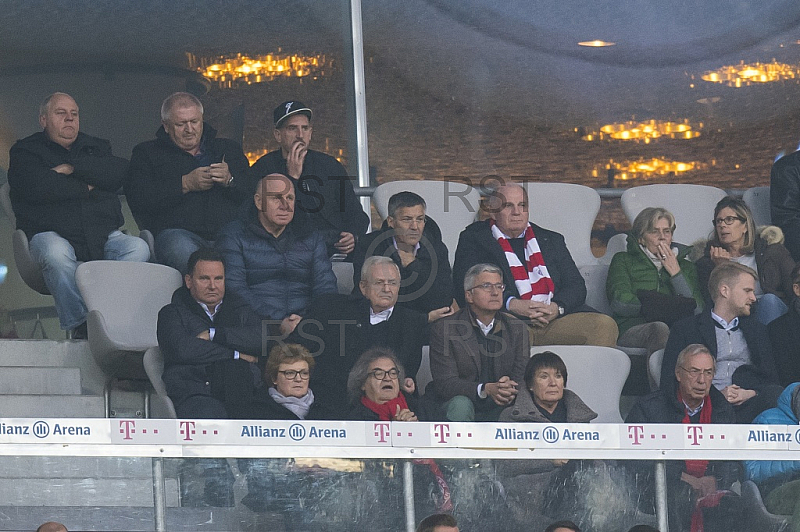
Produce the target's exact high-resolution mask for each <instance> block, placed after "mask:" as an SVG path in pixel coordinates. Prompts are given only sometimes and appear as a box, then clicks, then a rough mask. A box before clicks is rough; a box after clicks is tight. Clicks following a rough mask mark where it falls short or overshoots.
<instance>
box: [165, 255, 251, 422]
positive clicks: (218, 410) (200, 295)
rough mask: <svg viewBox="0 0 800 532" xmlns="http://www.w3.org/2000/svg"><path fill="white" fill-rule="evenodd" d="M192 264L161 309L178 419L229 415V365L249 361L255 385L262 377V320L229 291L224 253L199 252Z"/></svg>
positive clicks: (169, 387)
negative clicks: (226, 397)
mask: <svg viewBox="0 0 800 532" xmlns="http://www.w3.org/2000/svg"><path fill="white" fill-rule="evenodd" d="M187 268H188V272H189V273H187V274H186V275H185V277H184V281H185V283H186V286H182V287H181V288H178V289H177V290H176V291H175V293H174V294H173V296H172V303H170V304H169V305H167V306H166V307H164V308H163V309H161V311H160V312H159V313H158V345H159V347H160V348H161V352H162V353H163V355H164V375H163V379H164V384H165V385H166V386H167V393H168V394H169V396H170V399H172V402H173V403H174V405H175V412H176V413H177V414H178V417H185V418H198V419H206V418H211V419H225V418H227V417H228V415H227V413H226V412H225V407H224V406H223V401H224V393H225V390H224V374H225V371H224V369H225V365H226V364H229V363H230V364H234V363H235V364H246V363H249V364H250V365H251V369H252V372H253V374H254V387H255V384H257V383H258V381H259V379H260V374H259V371H258V368H257V367H256V363H257V362H258V356H259V354H260V353H261V320H260V319H259V317H258V315H257V314H256V313H255V312H254V311H253V310H252V309H251V308H250V307H249V306H248V305H247V304H246V303H245V302H244V301H242V300H241V299H238V298H236V297H235V296H234V295H233V294H228V295H226V294H225V264H224V262H223V258H222V255H221V254H220V253H219V252H218V251H216V250H213V249H208V248H201V249H199V250H197V251H195V252H194V253H192V255H191V256H190V257H189V261H188V264H187ZM239 391H240V393H252V389H249V390H248V389H242V390H239Z"/></svg>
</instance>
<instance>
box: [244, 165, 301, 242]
mask: <svg viewBox="0 0 800 532" xmlns="http://www.w3.org/2000/svg"><path fill="white" fill-rule="evenodd" d="M253 200H254V201H255V204H256V208H257V209H258V220H259V221H260V222H261V225H262V226H263V227H264V229H266V230H267V232H269V233H270V234H272V236H274V237H278V236H280V234H281V233H283V230H284V229H285V228H286V226H287V225H289V222H291V221H292V220H293V219H294V202H295V192H294V184H293V183H292V181H291V180H290V179H289V178H288V177H286V176H285V175H283V174H270V175H268V176H266V177H264V178H262V179H261V181H260V182H259V183H258V188H257V189H256V193H255V195H254V196H253Z"/></svg>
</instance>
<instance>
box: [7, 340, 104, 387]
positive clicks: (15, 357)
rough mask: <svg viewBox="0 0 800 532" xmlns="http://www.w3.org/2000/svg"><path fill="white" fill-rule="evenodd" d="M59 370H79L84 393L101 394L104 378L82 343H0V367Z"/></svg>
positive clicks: (63, 341) (67, 341)
mask: <svg viewBox="0 0 800 532" xmlns="http://www.w3.org/2000/svg"><path fill="white" fill-rule="evenodd" d="M3 366H13V367H30V366H33V367H59V368H78V369H80V370H81V388H82V390H83V391H84V393H89V394H95V395H101V394H102V393H103V386H104V384H105V381H106V378H105V376H104V374H103V372H102V370H101V369H100V368H99V367H98V366H97V363H95V361H94V357H93V356H92V352H91V350H90V349H89V343H88V342H86V341H85V340H0V367H3Z"/></svg>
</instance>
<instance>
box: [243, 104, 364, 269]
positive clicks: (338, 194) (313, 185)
mask: <svg viewBox="0 0 800 532" xmlns="http://www.w3.org/2000/svg"><path fill="white" fill-rule="evenodd" d="M311 118H312V112H311V109H310V108H309V107H308V106H306V105H305V104H304V103H303V102H299V101H297V100H292V101H287V102H283V103H282V104H280V105H279V106H278V107H276V108H275V110H274V111H273V119H274V122H275V131H274V132H273V133H274V135H275V140H276V141H277V142H278V144H279V145H280V150H275V151H272V152H270V153H268V154H266V155H265V156H263V157H261V158H260V159H259V160H258V161H256V163H255V164H254V165H253V167H252V168H251V169H250V172H251V176H253V178H254V180H258V179H261V178H262V177H264V176H266V175H270V174H283V175H286V176H289V177H290V178H291V179H292V180H293V181H294V183H295V186H296V188H297V203H298V205H299V207H300V209H301V210H302V211H304V212H305V213H307V214H308V215H309V221H310V222H311V226H312V227H313V228H314V229H315V230H317V231H322V232H323V233H324V236H325V243H326V244H327V246H328V252H329V253H330V254H331V255H333V254H335V253H341V254H344V255H348V254H350V253H351V252H352V251H353V249H354V248H355V244H356V239H357V238H358V237H359V236H361V235H364V234H366V232H367V227H368V225H369V217H368V216H367V214H366V213H365V212H364V209H362V208H361V204H360V203H359V201H358V198H357V197H356V194H355V192H354V191H353V184H352V182H351V180H350V177H348V175H347V171H346V170H345V169H344V167H343V166H342V165H341V164H340V163H339V161H337V160H336V159H334V158H333V157H331V156H330V155H326V154H324V153H322V152H318V151H315V150H311V149H309V147H308V146H309V145H310V144H311V132H312V126H311Z"/></svg>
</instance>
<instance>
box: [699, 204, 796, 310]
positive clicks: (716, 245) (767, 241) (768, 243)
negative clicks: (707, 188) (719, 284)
mask: <svg viewBox="0 0 800 532" xmlns="http://www.w3.org/2000/svg"><path fill="white" fill-rule="evenodd" d="M713 224H714V231H713V232H712V233H711V239H710V240H709V241H708V242H707V243H706V246H705V252H704V254H703V256H702V257H701V258H700V259H698V260H697V271H698V275H699V279H700V286H701V287H702V288H703V291H704V292H703V293H704V296H705V297H706V301H708V302H710V297H709V295H708V293H707V285H708V278H709V276H710V275H711V270H713V269H714V267H716V266H717V265H719V264H722V263H724V262H726V261H731V260H732V261H734V262H738V263H740V264H744V265H745V266H749V267H750V268H752V269H754V270H755V271H756V272H758V282H757V283H756V297H757V298H758V303H757V304H756V318H757V319H758V321H760V322H761V323H763V324H765V325H766V324H767V323H769V322H771V321H772V320H774V319H775V318H777V317H779V316H782V315H784V314H786V311H787V310H788V308H789V307H787V305H786V303H787V302H788V301H789V299H790V297H791V295H792V277H791V273H792V268H794V265H795V263H794V260H792V256H791V255H790V254H789V251H788V250H787V249H786V248H785V247H784V245H783V232H782V231H781V230H780V228H778V227H776V226H765V227H760V228H758V229H757V228H756V226H755V222H754V221H753V214H752V213H751V212H750V208H749V207H748V206H747V204H746V203H745V202H744V201H742V200H740V199H738V198H733V197H731V196H727V197H725V198H722V199H721V200H720V201H719V203H717V206H716V207H715V208H714V220H713Z"/></svg>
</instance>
